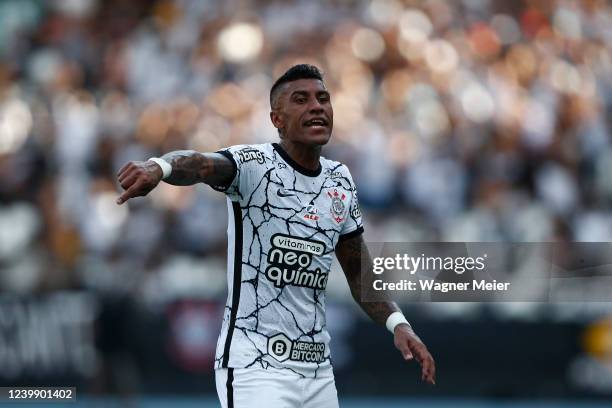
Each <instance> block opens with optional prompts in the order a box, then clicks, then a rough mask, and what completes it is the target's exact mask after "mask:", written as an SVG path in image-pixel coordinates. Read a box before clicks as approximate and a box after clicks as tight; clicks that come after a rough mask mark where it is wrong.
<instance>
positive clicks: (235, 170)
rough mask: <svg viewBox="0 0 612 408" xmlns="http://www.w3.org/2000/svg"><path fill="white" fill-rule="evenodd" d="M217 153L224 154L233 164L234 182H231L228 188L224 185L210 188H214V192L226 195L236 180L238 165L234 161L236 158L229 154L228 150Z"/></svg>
mask: <svg viewBox="0 0 612 408" xmlns="http://www.w3.org/2000/svg"><path fill="white" fill-rule="evenodd" d="M215 153H219V154H222V155H223V156H225V157H227V158H228V159H229V160H230V161H231V162H232V169H233V170H232V180H231V181H230V182H229V184H228V185H226V186H224V185H217V186H213V185H212V184H211V185H210V187H212V189H213V190H216V191H220V192H222V193H224V192H226V191H227V189H228V188H230V186H231V185H232V183H233V182H234V179H235V178H236V174H237V173H238V165H237V164H236V160H235V159H234V156H232V154H231V153H230V152H228V151H227V150H218V151H216V152H215Z"/></svg>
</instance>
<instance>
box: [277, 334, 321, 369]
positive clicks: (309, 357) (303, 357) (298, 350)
mask: <svg viewBox="0 0 612 408" xmlns="http://www.w3.org/2000/svg"><path fill="white" fill-rule="evenodd" d="M268 354H270V355H271V356H272V357H274V359H275V360H277V361H279V362H283V361H286V360H291V361H302V362H306V363H322V362H323V361H325V343H312V342H308V341H291V340H290V339H289V338H288V337H287V336H285V335H284V334H282V333H281V334H277V335H276V336H273V337H270V338H269V339H268Z"/></svg>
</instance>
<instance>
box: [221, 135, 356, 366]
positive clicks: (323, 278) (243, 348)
mask: <svg viewBox="0 0 612 408" xmlns="http://www.w3.org/2000/svg"><path fill="white" fill-rule="evenodd" d="M277 149H280V147H278V146H276V148H275V147H274V146H273V145H272V144H262V145H241V146H233V147H230V148H228V149H225V153H224V154H226V155H228V153H229V154H231V157H232V158H233V160H234V161H235V163H236V168H237V173H236V176H235V178H234V180H233V182H232V183H231V185H230V186H227V188H226V189H225V191H224V192H225V194H226V195H227V197H228V200H230V201H232V202H237V203H239V212H240V214H239V215H240V217H241V226H242V259H241V265H240V267H241V270H240V285H239V290H238V292H239V293H233V291H232V289H231V288H232V286H233V285H232V283H233V279H234V272H235V271H234V270H233V268H232V265H234V259H228V287H229V288H230V289H229V292H230V293H229V294H228V301H227V304H226V307H225V313H224V320H223V326H222V331H221V335H220V337H219V341H218V344H217V355H216V358H215V366H216V367H217V368H218V367H221V366H222V364H223V362H224V359H225V362H226V364H227V366H229V367H261V368H268V367H275V368H278V369H287V370H291V371H293V372H295V373H297V374H299V375H302V376H305V377H313V376H316V375H317V372H318V371H319V370H320V369H322V368H326V367H329V366H330V364H331V362H330V351H329V334H328V333H327V329H326V321H325V287H326V285H327V278H328V275H329V270H330V266H331V262H332V257H333V252H334V248H335V246H336V244H337V243H338V239H339V237H340V236H341V235H343V234H347V233H350V232H353V231H356V230H358V229H361V228H362V226H361V214H360V212H359V207H358V204H357V197H356V189H355V186H354V184H353V181H352V179H351V176H350V173H349V171H348V169H347V168H346V166H344V165H342V164H340V163H338V162H334V161H331V160H327V159H325V158H321V172H320V174H319V175H317V176H311V175H305V174H302V173H301V172H300V171H299V168H296V165H295V163H292V162H291V160H290V159H288V160H285V159H286V157H287V156H286V154H284V155H282V156H281V154H280V152H279V150H277ZM236 207H237V206H235V205H234V208H236ZM228 208H230V210H231V209H232V205H231V203H230V205H229V206H228ZM230 217H231V215H230ZM230 227H231V226H230ZM228 234H229V235H230V237H229V239H228V243H229V245H230V246H231V245H232V237H233V236H234V232H233V231H231V228H228ZM234 253H236V251H234V250H231V248H230V250H229V251H228V258H230V257H231V256H232V254H234ZM235 296H239V301H238V307H237V312H236V313H235V320H234V321H233V322H231V321H230V320H232V319H231V317H232V313H231V312H232V310H231V308H232V301H235V300H236V299H235V298H234V297H235ZM230 326H231V327H232V329H230ZM228 332H229V334H228ZM228 342H229V344H228ZM225 350H229V352H228V353H227V354H228V355H224V351H225Z"/></svg>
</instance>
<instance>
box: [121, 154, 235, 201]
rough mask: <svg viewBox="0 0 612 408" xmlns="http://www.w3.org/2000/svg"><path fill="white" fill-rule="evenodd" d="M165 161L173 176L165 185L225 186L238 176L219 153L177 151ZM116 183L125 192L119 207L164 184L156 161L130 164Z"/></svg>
mask: <svg viewBox="0 0 612 408" xmlns="http://www.w3.org/2000/svg"><path fill="white" fill-rule="evenodd" d="M162 159H164V160H165V161H167V162H168V163H170V165H171V166H172V173H171V174H170V176H169V177H168V178H166V179H165V180H164V181H165V182H166V183H169V184H172V185H175V186H189V185H192V184H196V183H206V184H210V185H225V184H229V183H230V182H231V181H232V179H233V177H234V175H235V174H236V169H235V167H234V163H232V162H231V160H230V159H228V158H227V157H225V156H223V155H222V154H219V153H198V152H195V151H192V150H178V151H175V152H170V153H167V154H165V155H163V156H162ZM117 179H118V180H119V183H120V184H121V187H122V188H123V189H124V190H125V191H124V192H123V194H122V195H121V196H120V197H119V198H118V199H117V204H123V203H124V202H126V201H127V200H129V199H130V198H133V197H141V196H145V195H147V194H149V192H151V190H153V189H154V188H155V187H156V186H157V185H158V184H159V182H160V181H161V179H162V169H161V167H160V166H159V165H158V164H157V163H155V162H153V161H144V162H143V161H131V162H129V163H127V164H126V165H125V166H123V168H122V169H121V170H119V173H118V174H117Z"/></svg>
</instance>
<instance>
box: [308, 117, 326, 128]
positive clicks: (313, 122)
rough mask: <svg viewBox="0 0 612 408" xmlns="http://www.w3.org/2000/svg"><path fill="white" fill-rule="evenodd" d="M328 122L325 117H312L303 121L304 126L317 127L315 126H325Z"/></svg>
mask: <svg viewBox="0 0 612 408" xmlns="http://www.w3.org/2000/svg"><path fill="white" fill-rule="evenodd" d="M327 125H328V123H327V120H326V119H325V118H313V119H309V120H307V121H306V122H304V126H305V127H310V128H317V127H327Z"/></svg>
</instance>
